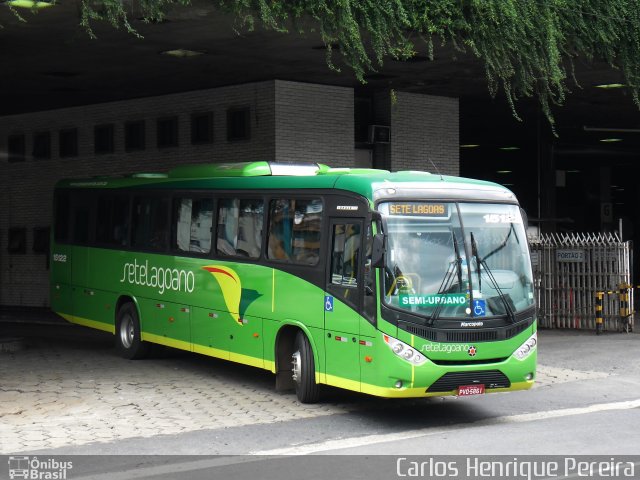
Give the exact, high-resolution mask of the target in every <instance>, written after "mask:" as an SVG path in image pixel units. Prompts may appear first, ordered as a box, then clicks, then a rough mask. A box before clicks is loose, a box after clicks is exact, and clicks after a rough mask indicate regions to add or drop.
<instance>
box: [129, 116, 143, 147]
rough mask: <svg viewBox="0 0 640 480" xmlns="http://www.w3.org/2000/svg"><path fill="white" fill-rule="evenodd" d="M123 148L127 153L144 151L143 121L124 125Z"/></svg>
mask: <svg viewBox="0 0 640 480" xmlns="http://www.w3.org/2000/svg"><path fill="white" fill-rule="evenodd" d="M124 148H125V150H126V151H127V152H134V151H136V150H144V149H145V125H144V120H138V121H135V122H127V123H125V124H124Z"/></svg>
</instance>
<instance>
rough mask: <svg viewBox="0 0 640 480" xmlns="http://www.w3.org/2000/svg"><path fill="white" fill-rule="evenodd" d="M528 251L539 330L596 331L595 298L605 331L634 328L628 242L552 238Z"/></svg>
mask: <svg viewBox="0 0 640 480" xmlns="http://www.w3.org/2000/svg"><path fill="white" fill-rule="evenodd" d="M529 245H530V247H531V256H532V258H531V262H532V266H533V275H534V279H535V282H536V288H537V303H538V321H539V325H540V326H542V327H547V328H579V329H592V330H595V329H596V297H597V296H598V294H599V293H600V295H599V296H600V298H601V299H602V300H601V302H602V318H603V321H604V330H609V331H617V330H621V329H627V331H628V330H630V329H632V328H633V316H632V315H630V314H631V313H632V312H633V289H632V288H630V287H631V285H630V284H631V255H632V248H631V242H622V241H621V240H620V238H619V237H618V236H617V235H616V234H611V233H602V234H580V233H570V234H563V233H559V234H558V233H552V234H543V235H540V237H538V238H534V239H531V238H530V239H529ZM601 292H604V294H603V295H602V294H601ZM625 295H626V296H625Z"/></svg>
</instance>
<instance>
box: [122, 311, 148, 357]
mask: <svg viewBox="0 0 640 480" xmlns="http://www.w3.org/2000/svg"><path fill="white" fill-rule="evenodd" d="M116 349H117V350H118V353H120V355H121V356H122V357H124V358H127V359H129V360H136V359H139V358H144V357H145V356H146V355H147V353H148V352H149V344H148V343H146V342H143V341H142V340H141V339H140V320H138V311H137V310H136V307H135V306H134V305H133V304H132V303H125V304H124V305H122V306H121V307H120V310H118V322H117V325H116Z"/></svg>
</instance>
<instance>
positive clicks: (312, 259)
mask: <svg viewBox="0 0 640 480" xmlns="http://www.w3.org/2000/svg"><path fill="white" fill-rule="evenodd" d="M321 224H322V201H321V200H320V199H311V200H290V199H278V200H272V201H271V205H270V211H269V239H268V248H267V256H268V257H269V258H271V259H274V260H282V261H286V262H290V263H299V264H304V265H316V264H317V263H318V261H319V259H320V227H321Z"/></svg>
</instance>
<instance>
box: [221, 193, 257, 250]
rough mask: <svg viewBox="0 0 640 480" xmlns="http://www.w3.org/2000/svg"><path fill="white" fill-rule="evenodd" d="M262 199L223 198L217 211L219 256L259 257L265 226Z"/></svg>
mask: <svg viewBox="0 0 640 480" xmlns="http://www.w3.org/2000/svg"><path fill="white" fill-rule="evenodd" d="M263 218H264V203H263V201H262V200H248V199H239V198H224V199H221V200H220V202H219V208H218V234H217V244H216V251H217V252H218V255H223V256H238V257H249V258H258V257H259V256H260V251H261V249H262V248H261V247H262V228H263V223H264V220H263Z"/></svg>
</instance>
